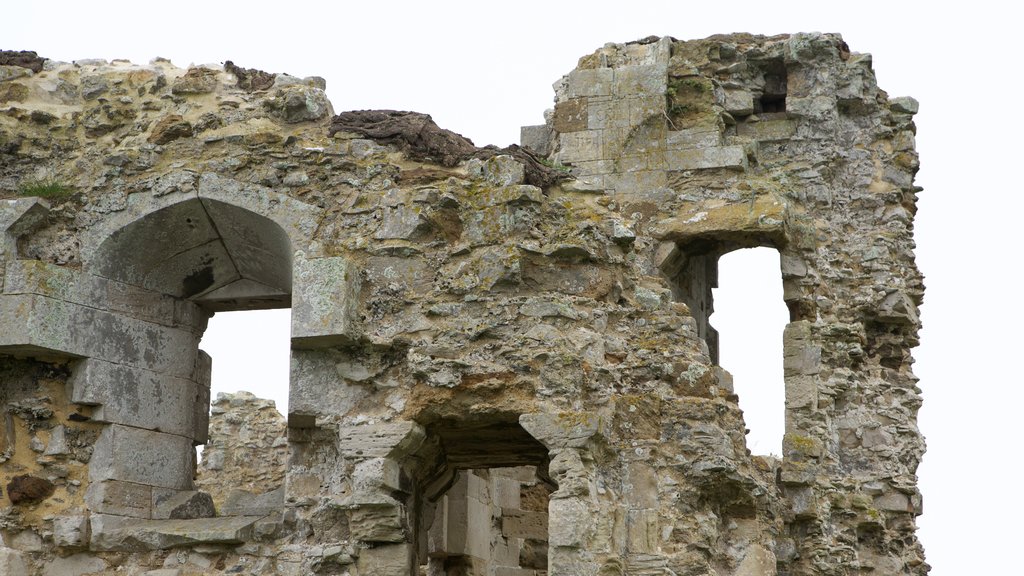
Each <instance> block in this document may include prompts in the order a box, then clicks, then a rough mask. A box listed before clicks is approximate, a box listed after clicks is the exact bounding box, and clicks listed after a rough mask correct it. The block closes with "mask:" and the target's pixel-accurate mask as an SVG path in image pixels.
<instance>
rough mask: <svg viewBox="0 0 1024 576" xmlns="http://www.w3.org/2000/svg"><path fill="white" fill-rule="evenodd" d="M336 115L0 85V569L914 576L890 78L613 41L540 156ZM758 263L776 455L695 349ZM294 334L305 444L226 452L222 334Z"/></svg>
mask: <svg viewBox="0 0 1024 576" xmlns="http://www.w3.org/2000/svg"><path fill="white" fill-rule="evenodd" d="M323 89H324V82H323V80H322V79H319V78H306V79H299V78H293V77H290V76H287V75H283V74H279V75H273V74H267V73H264V72H260V71H258V70H247V69H243V68H240V67H238V66H235V65H234V64H232V63H229V64H228V66H227V69H226V70H223V69H220V68H209V67H205V68H204V67H196V68H191V69H189V70H180V69H177V68H174V67H172V66H171V65H170V63H168V62H166V61H159V60H158V61H154V62H153V63H151V64H150V65H147V66H139V65H133V64H129V63H127V62H120V61H115V62H105V61H80V62H76V63H71V64H68V63H58V62H53V61H48V60H45V59H41V58H37V57H36V56H35V55H34V54H27V53H19V54H12V53H4V56H3V58H2V59H0V112H2V114H0V318H2V327H3V330H2V331H0V405H2V406H4V412H3V418H4V422H3V426H2V427H0V449H2V450H3V454H2V464H0V486H3V487H4V493H3V500H2V501H0V505H2V506H3V509H2V514H0V573H3V574H11V575H17V576H20V575H42V574H89V573H115V572H117V573H124V570H127V573H130V574H149V575H150V576H170V575H179V576H184V575H188V574H229V573H253V574H283V575H299V574H347V575H349V576H370V575H373V576H399V575H401V576H408V575H412V574H430V575H432V576H436V575H441V574H474V575H476V574H480V575H483V574H487V575H494V576H531V575H532V576H537V575H540V574H545V573H546V574H552V575H556V574H557V575H600V576H614V575H619V574H622V575H625V574H631V575H656V574H667V575H668V574H675V575H715V576H726V575H730V576H753V575H771V574H778V575H780V576H782V575H792V576H795V575H811V574H815V575H853V574H866V573H873V574H918V575H921V574H925V573H927V571H928V566H927V564H925V562H924V558H923V551H922V549H921V547H920V544H919V543H918V541H917V539H916V536H915V517H916V516H917V515H918V514H920V513H921V496H920V494H919V492H918V491H917V488H916V476H915V471H916V468H917V465H918V462H919V461H920V458H921V455H922V453H923V451H924V442H923V439H922V437H921V435H920V433H919V432H918V429H917V426H916V414H917V409H918V408H919V406H920V402H921V399H920V396H919V392H920V391H919V389H918V388H917V386H916V385H915V383H916V378H915V377H914V375H913V374H912V372H911V364H912V362H913V359H912V357H911V354H910V350H911V349H912V348H913V347H914V346H915V345H916V344H917V331H918V329H919V327H920V322H919V319H918V306H919V305H920V303H921V301H922V296H923V284H922V279H921V275H920V273H919V272H918V271H917V269H916V267H915V264H914V255H913V252H912V249H913V238H912V231H913V216H914V212H915V201H916V193H917V192H918V191H919V189H918V188H917V187H916V186H914V183H913V178H914V173H915V172H916V169H917V155H916V153H915V151H914V130H915V128H914V124H913V121H912V117H913V114H914V113H915V112H916V111H917V103H916V102H915V101H914V100H913V99H910V98H889V97H888V96H887V95H886V94H885V93H884V92H883V91H881V90H880V89H879V88H878V87H877V86H876V84H875V80H874V75H873V73H872V70H871V58H870V56H867V55H862V54H856V53H851V52H850V51H849V49H848V48H847V46H846V44H845V43H844V42H843V41H842V39H841V38H839V37H838V36H835V35H823V34H796V35H791V36H776V37H770V38H768V37H761V36H750V35H732V36H717V37H712V38H709V39H706V40H697V41H688V42H682V41H677V40H674V39H672V38H660V39H658V38H649V39H645V40H641V41H639V42H635V43H630V44H609V45H606V46H605V47H603V48H601V49H600V50H598V51H597V52H595V53H593V54H591V55H588V56H585V57H583V58H582V59H581V60H580V63H579V66H578V67H577V69H576V70H574V71H572V72H570V73H569V74H568V75H567V76H565V77H563V78H562V79H561V80H560V81H559V82H557V83H556V85H555V92H556V98H555V107H554V109H553V111H551V112H550V113H549V114H548V115H547V122H546V124H544V125H542V126H531V127H525V128H524V129H523V133H522V134H523V143H522V144H523V148H522V149H520V148H518V147H510V148H508V149H503V150H497V149H493V148H492V149H478V148H476V147H474V146H472V144H471V143H469V142H468V141H466V140H465V139H463V138H461V137H460V136H458V135H456V134H453V133H451V132H447V131H444V130H442V129H440V128H438V127H437V126H434V125H433V123H432V122H430V121H429V117H424V116H422V115H415V114H407V113H394V112H362V113H359V112H356V113H346V114H343V115H339V116H337V117H333V114H332V110H331V106H330V103H329V102H328V101H327V99H326V97H325V96H324V92H323ZM753 246H769V247H773V248H775V249H777V250H778V251H779V253H780V255H781V277H780V281H781V282H782V284H783V287H784V298H785V301H786V304H787V305H788V307H789V310H790V315H791V322H790V324H789V325H788V326H787V328H786V330H785V334H784V346H785V351H784V355H785V356H784V362H785V386H786V407H785V412H786V436H785V438H784V442H783V445H784V453H783V454H782V457H781V459H777V458H772V457H766V456H757V455H752V454H750V453H749V451H748V450H747V449H746V446H745V439H744V423H743V418H742V413H741V411H740V410H739V407H738V404H737V397H736V395H735V394H734V393H733V391H732V389H731V384H730V377H729V375H728V373H727V372H726V371H725V370H723V369H722V368H721V367H719V366H718V365H717V334H716V332H715V331H714V328H713V327H712V326H711V324H710V322H709V316H710V314H711V311H712V309H713V302H712V291H711V289H712V287H714V286H715V283H716V275H717V261H718V258H719V257H720V256H721V255H722V254H724V253H726V252H729V251H731V250H734V249H737V248H743V247H753ZM275 307H278V308H279V307H291V308H292V356H291V379H290V383H289V391H290V397H289V413H288V414H287V419H286V420H282V419H280V416H278V415H277V414H276V412H274V411H273V410H272V408H271V406H269V405H266V404H264V403H261V401H258V400H257V399H255V398H252V397H250V396H246V395H238V396H230V397H224V398H222V399H220V400H217V401H216V402H215V403H214V413H213V417H212V423H211V418H210V416H209V407H210V400H211V399H210V365H211V359H210V357H209V356H207V355H206V354H205V353H203V352H202V351H200V350H198V342H199V339H200V337H201V336H202V333H203V331H204V329H205V327H206V321H207V319H208V318H209V316H210V315H211V314H212V313H213V312H216V311H223V310H240V309H258V308H275ZM726 368H728V367H726ZM201 444H206V446H207V448H206V452H205V457H206V460H205V461H204V464H203V465H202V466H200V467H199V470H198V472H199V475H200V476H199V480H198V481H196V480H195V475H196V473H197V469H196V462H195V456H194V452H193V447H194V446H197V445H201ZM229 465H231V466H236V467H237V466H241V467H244V468H241V469H239V468H235V469H234V470H227V468H228V466H229ZM15 477H19V478H21V479H19V480H15ZM24 478H29V479H28V480H26V479H24ZM12 482H13V483H15V487H16V488H18V490H17V491H16V492H17V493H16V494H15V495H13V496H14V497H13V498H12V495H11V494H9V493H8V491H9V490H10V488H7V487H8V486H9V483H12Z"/></svg>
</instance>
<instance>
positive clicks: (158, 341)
mask: <svg viewBox="0 0 1024 576" xmlns="http://www.w3.org/2000/svg"><path fill="white" fill-rule="evenodd" d="M0 325H3V326H7V327H9V328H10V329H8V330H4V331H3V332H2V333H0V350H3V349H13V350H45V351H47V352H49V353H56V354H59V355H70V356H82V357H90V358H100V359H103V360H107V361H109V362H114V363H119V364H128V365H132V366H137V367H140V368H146V369H148V370H152V371H154V372H165V373H167V374H168V375H171V376H180V377H185V378H187V377H188V376H189V375H191V373H192V367H193V364H194V362H195V353H196V349H197V348H196V347H197V341H198V339H197V338H196V336H195V335H194V334H192V333H191V332H188V331H185V330H178V329H175V328H168V327H166V326H160V325H159V324H153V323H150V322H145V321H142V320H136V319H133V318H126V317H124V316H121V315H118V314H112V313H109V312H104V311H101V310H97V309H95V308H88V307H86V306H80V305H78V304H73V303H71V302H66V301H61V300H57V299H54V298H47V297H44V296H38V295H34V294H13V295H4V296H2V297H0Z"/></svg>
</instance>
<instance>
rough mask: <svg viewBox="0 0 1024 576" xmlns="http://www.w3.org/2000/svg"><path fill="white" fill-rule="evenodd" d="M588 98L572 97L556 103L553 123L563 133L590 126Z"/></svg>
mask: <svg viewBox="0 0 1024 576" xmlns="http://www.w3.org/2000/svg"><path fill="white" fill-rule="evenodd" d="M588 124H589V123H588V113H587V99H586V98H570V99H569V100H564V101H562V102H558V103H556V104H555V116H554V119H553V121H552V125H553V126H554V128H555V130H556V131H558V132H561V133H566V132H578V131H580V130H586V129H587V128H588Z"/></svg>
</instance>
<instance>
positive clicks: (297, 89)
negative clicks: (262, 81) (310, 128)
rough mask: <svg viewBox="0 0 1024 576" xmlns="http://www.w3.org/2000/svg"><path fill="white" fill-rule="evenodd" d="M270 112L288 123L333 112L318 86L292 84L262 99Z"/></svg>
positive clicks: (315, 118) (317, 118)
mask: <svg viewBox="0 0 1024 576" xmlns="http://www.w3.org/2000/svg"><path fill="white" fill-rule="evenodd" d="M264 107H265V108H267V109H268V110H270V112H271V114H272V115H274V116H275V117H277V118H280V119H281V120H284V121H285V122H288V123H289V124H294V123H296V122H304V121H309V120H319V119H320V118H323V117H324V116H327V115H329V114H333V111H332V109H331V102H330V101H329V100H328V99H327V95H326V94H324V91H323V90H321V89H320V88H316V87H313V86H303V85H300V84H294V85H290V86H284V87H282V88H279V89H278V90H276V91H275V92H274V95H273V96H271V97H270V98H267V99H266V100H264Z"/></svg>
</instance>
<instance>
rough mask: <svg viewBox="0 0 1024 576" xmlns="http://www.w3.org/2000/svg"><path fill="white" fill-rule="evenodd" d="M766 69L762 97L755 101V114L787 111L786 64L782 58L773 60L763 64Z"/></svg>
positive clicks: (763, 68)
mask: <svg viewBox="0 0 1024 576" xmlns="http://www.w3.org/2000/svg"><path fill="white" fill-rule="evenodd" d="M761 68H762V70H763V71H764V87H763V88H762V92H761V97H760V98H758V99H757V100H756V101H755V104H754V113H755V114H775V113H780V112H785V111H786V92H787V86H786V84H787V82H786V65H785V64H784V63H783V62H782V61H781V60H772V61H769V62H765V63H763V64H762V65H761Z"/></svg>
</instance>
